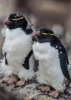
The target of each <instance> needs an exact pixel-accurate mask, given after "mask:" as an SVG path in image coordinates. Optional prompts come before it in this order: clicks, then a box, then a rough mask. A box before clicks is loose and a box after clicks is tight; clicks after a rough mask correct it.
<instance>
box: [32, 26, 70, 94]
mask: <svg viewBox="0 0 71 100" xmlns="http://www.w3.org/2000/svg"><path fill="white" fill-rule="evenodd" d="M34 36H36V37H37V42H36V41H35V42H34V44H33V52H34V56H35V59H36V60H38V61H39V70H38V72H37V73H36V75H37V81H38V82H39V83H40V84H47V85H50V86H52V87H53V88H54V89H56V90H57V91H59V92H64V89H65V87H64V81H65V80H66V79H68V80H70V76H69V72H68V69H67V66H68V64H69V61H68V56H67V52H66V49H65V48H64V46H63V45H62V43H61V41H60V40H59V39H58V38H57V37H56V36H55V35H54V33H53V32H52V31H51V30H49V29H45V28H44V29H40V30H39V31H38V32H36V33H35V35H34Z"/></svg>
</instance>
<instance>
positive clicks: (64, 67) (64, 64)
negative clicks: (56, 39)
mask: <svg viewBox="0 0 71 100" xmlns="http://www.w3.org/2000/svg"><path fill="white" fill-rule="evenodd" d="M59 58H60V65H61V69H62V72H63V75H64V76H65V77H66V78H67V79H68V80H71V79H70V75H69V72H68V68H67V66H68V64H67V56H66V55H65V54H64V53H61V54H59Z"/></svg>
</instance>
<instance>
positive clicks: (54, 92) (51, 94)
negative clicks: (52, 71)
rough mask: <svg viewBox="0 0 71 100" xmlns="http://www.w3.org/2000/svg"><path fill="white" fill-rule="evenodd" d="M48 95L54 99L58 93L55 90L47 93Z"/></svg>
mask: <svg viewBox="0 0 71 100" xmlns="http://www.w3.org/2000/svg"><path fill="white" fill-rule="evenodd" d="M49 95H50V96H52V97H55V98H56V97H58V95H59V93H58V91H57V90H55V91H51V92H50V93H49Z"/></svg>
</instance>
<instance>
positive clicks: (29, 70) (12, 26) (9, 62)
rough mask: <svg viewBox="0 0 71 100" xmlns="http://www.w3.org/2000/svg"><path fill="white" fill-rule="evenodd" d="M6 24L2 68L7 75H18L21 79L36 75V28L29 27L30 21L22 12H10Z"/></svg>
mask: <svg viewBox="0 0 71 100" xmlns="http://www.w3.org/2000/svg"><path fill="white" fill-rule="evenodd" d="M3 24H5V26H6V29H5V41H4V44H3V48H2V51H3V54H4V58H3V60H2V63H1V69H2V71H3V72H4V74H5V75H8V76H9V75H12V74H15V75H17V76H18V77H19V78H20V79H22V78H24V79H25V80H28V79H31V78H32V77H33V76H34V71H33V67H34V56H33V52H32V37H31V35H32V34H33V33H34V30H33V28H32V27H31V26H29V27H28V21H27V20H26V18H25V17H24V16H23V15H21V14H10V16H9V18H8V20H6V21H4V22H3Z"/></svg>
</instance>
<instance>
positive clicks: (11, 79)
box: [3, 75, 17, 85]
mask: <svg viewBox="0 0 71 100" xmlns="http://www.w3.org/2000/svg"><path fill="white" fill-rule="evenodd" d="M16 81H17V77H16V76H15V75H12V76H10V77H8V78H5V79H4V80H3V82H5V83H7V84H8V85H10V84H13V83H14V82H16Z"/></svg>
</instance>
